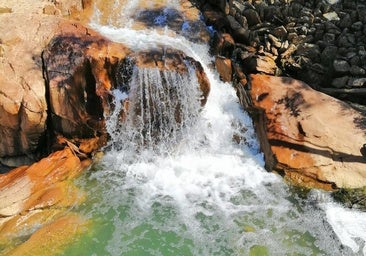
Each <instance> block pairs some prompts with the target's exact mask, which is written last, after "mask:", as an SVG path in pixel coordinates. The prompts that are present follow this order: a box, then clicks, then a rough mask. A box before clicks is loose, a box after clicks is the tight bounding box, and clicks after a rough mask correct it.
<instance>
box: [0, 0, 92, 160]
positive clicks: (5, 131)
mask: <svg viewBox="0 0 366 256" xmlns="http://www.w3.org/2000/svg"><path fill="white" fill-rule="evenodd" d="M5 2H6V4H5ZM56 2H57V3H60V2H59V1H56ZM56 2H55V1H53V2H50V1H46V0H41V1H36V2H31V1H27V0H19V1H16V0H7V1H0V6H4V5H5V6H6V7H7V8H8V9H9V10H11V12H8V13H6V14H2V15H0V34H1V39H0V94H1V96H0V136H1V137H2V140H1V143H0V162H2V163H4V164H6V165H10V166H18V165H21V164H26V163H30V162H31V161H33V160H34V158H35V154H36V153H39V152H36V151H38V150H39V148H40V147H41V145H44V144H45V143H46V142H45V137H46V136H45V130H46V120H47V117H48V113H47V109H48V106H47V101H46V97H45V95H46V88H45V83H44V79H43V74H42V60H41V53H42V50H43V48H44V47H45V46H46V44H47V43H48V42H49V41H50V40H51V38H52V37H53V35H54V34H55V33H56V31H61V30H62V28H60V24H61V23H65V19H64V17H60V16H61V15H63V14H64V13H65V12H66V13H68V15H71V14H74V15H76V16H77V15H78V14H80V12H81V11H82V10H84V9H83V8H84V7H86V5H87V1H62V8H61V6H60V5H58V4H57V3H56ZM83 6H84V7H83ZM60 8H61V9H60ZM49 14H52V16H50V15H49ZM83 17H85V19H86V16H83Z"/></svg>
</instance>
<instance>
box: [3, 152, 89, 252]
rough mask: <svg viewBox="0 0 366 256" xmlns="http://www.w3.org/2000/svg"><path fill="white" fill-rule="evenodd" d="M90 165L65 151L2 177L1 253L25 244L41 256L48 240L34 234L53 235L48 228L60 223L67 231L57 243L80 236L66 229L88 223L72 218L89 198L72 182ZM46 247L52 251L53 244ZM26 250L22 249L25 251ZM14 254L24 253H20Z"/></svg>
mask: <svg viewBox="0 0 366 256" xmlns="http://www.w3.org/2000/svg"><path fill="white" fill-rule="evenodd" d="M89 164H90V160H88V161H84V162H81V161H80V159H79V158H78V157H77V156H76V155H75V154H74V152H73V151H72V150H70V149H69V148H65V149H64V150H62V151H58V152H55V153H53V154H51V155H50V156H49V157H47V158H44V159H42V160H41V161H39V162H37V163H35V164H33V165H31V166H23V167H19V168H17V169H14V170H12V171H11V172H9V173H7V174H3V175H0V248H3V249H0V253H6V252H8V251H9V250H10V249H12V248H13V247H14V246H16V245H18V244H19V243H23V242H25V244H28V245H27V246H25V247H26V248H28V249H30V250H31V251H30V252H31V253H33V254H37V255H39V254H38V253H36V251H37V250H39V248H38V246H39V245H40V244H41V243H43V242H45V241H44V240H42V239H44V237H42V236H40V235H35V236H33V235H32V234H33V233H34V232H36V233H37V234H44V233H45V232H49V231H47V230H49V228H48V227H47V225H51V226H54V225H57V224H56V223H58V222H60V221H61V222H62V223H63V224H64V225H65V228H63V232H64V233H63V234H64V235H63V234H61V233H60V234H59V235H57V232H56V235H57V236H58V237H57V238H56V237H55V239H58V240H59V241H58V242H57V243H64V241H67V239H70V238H71V237H72V236H71V235H73V233H74V231H75V233H77V232H76V230H77V229H78V228H77V227H72V228H71V229H70V230H68V229H67V228H66V227H67V226H68V225H71V226H73V225H74V224H76V223H75V221H77V222H78V223H79V224H80V225H84V224H85V222H84V221H83V220H82V218H81V217H77V216H75V215H72V214H71V215H69V213H70V212H69V208H70V207H71V206H74V205H76V204H79V203H81V202H82V201H83V200H84V199H85V195H84V193H83V192H82V191H80V190H78V189H77V188H76V187H75V185H73V184H72V180H73V179H74V178H75V177H77V176H78V175H80V173H81V172H82V171H83V170H85V168H86V167H87V166H88V165H89ZM68 212H69V213H68ZM69 218H71V219H69ZM68 220H70V222H69V221H68ZM83 223H84V224H83ZM71 226H70V227H71ZM43 228H45V229H43ZM74 228H76V229H75V230H74ZM24 236H25V237H29V236H30V239H29V240H27V239H25V241H24V240H23V239H24V238H23V237H24ZM70 236H71V237H70ZM70 242H71V241H70ZM57 243H56V244H57ZM35 244H37V246H36V245H35ZM43 246H46V247H47V246H50V248H52V246H53V245H52V244H50V243H45V244H44V245H43ZM23 247H24V246H23V245H22V246H20V247H19V248H18V249H19V250H21V251H22V252H24V251H23V249H24V248H23ZM21 248H23V249H21ZM48 250H50V249H48ZM14 253H15V252H14ZM10 255H13V254H10ZM14 255H22V254H21V253H20V252H18V253H15V254H14Z"/></svg>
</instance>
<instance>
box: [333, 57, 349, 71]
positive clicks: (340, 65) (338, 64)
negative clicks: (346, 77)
mask: <svg viewBox="0 0 366 256" xmlns="http://www.w3.org/2000/svg"><path fill="white" fill-rule="evenodd" d="M333 68H334V71H335V72H337V73H347V72H349V70H350V68H351V67H350V65H349V64H348V62H347V61H345V60H334V61H333Z"/></svg>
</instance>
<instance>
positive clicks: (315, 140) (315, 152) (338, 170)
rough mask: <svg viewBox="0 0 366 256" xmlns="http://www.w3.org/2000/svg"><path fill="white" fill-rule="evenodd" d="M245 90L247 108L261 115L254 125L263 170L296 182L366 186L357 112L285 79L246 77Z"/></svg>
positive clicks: (362, 135) (362, 127) (363, 137)
mask: <svg viewBox="0 0 366 256" xmlns="http://www.w3.org/2000/svg"><path fill="white" fill-rule="evenodd" d="M247 92H248V93H249V97H250V98H249V101H248V100H246V102H250V106H249V107H250V108H252V111H253V108H254V109H256V110H257V112H256V113H257V114H258V115H262V117H260V118H257V120H260V121H261V122H257V124H256V125H257V130H262V133H261V132H259V136H263V137H262V138H261V140H264V142H262V149H263V151H264V153H265V158H266V164H267V168H269V169H271V170H272V169H273V170H276V171H278V172H280V173H282V174H284V175H285V176H286V177H288V178H289V179H290V180H292V181H294V182H295V183H298V184H301V185H310V186H318V187H322V188H325V189H331V188H335V187H346V188H357V187H363V186H366V158H365V157H364V156H363V155H362V154H361V152H360V149H362V147H363V144H364V143H365V141H366V133H365V128H366V127H365V122H364V121H365V117H364V116H363V115H362V114H361V113H359V112H357V111H355V110H354V109H353V108H351V107H350V106H349V105H347V104H345V103H343V102H341V101H339V100H337V99H334V98H332V97H330V96H327V95H325V94H323V93H320V92H317V91H315V90H313V89H311V88H310V87H309V86H308V85H306V84H305V83H303V82H300V81H298V80H295V79H291V78H285V77H273V76H267V75H251V89H250V90H249V91H247ZM244 94H245V93H244ZM241 97H242V98H243V97H244V96H243V95H242V96H241ZM241 101H242V102H244V101H245V100H243V99H242V100H241Z"/></svg>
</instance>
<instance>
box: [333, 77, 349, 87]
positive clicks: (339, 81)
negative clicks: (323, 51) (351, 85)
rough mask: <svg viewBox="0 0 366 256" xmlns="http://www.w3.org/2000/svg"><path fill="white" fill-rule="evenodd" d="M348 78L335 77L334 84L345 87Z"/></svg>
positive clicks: (334, 85)
mask: <svg viewBox="0 0 366 256" xmlns="http://www.w3.org/2000/svg"><path fill="white" fill-rule="evenodd" d="M348 80H349V77H348V76H342V77H337V78H335V79H333V81H332V86H333V87H335V88H338V89H340V88H345V87H346V85H347V82H348Z"/></svg>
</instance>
